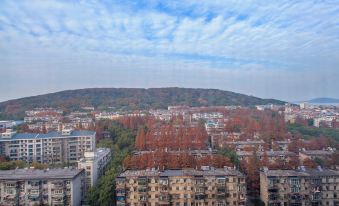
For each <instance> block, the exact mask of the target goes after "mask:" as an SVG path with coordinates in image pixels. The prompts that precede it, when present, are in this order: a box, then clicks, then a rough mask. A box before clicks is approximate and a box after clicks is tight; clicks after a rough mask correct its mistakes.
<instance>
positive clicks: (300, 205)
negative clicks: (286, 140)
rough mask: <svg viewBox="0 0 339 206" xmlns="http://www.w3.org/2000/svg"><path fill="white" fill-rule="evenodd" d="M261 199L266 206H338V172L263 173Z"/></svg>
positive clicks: (319, 170) (277, 171)
mask: <svg viewBox="0 0 339 206" xmlns="http://www.w3.org/2000/svg"><path fill="white" fill-rule="evenodd" d="M260 196H261V200H262V201H263V202H264V203H265V205H267V206H306V205H310V206H320V205H326V206H337V205H339V171H334V170H329V169H322V168H320V167H318V168H317V169H305V168H304V167H301V169H299V170H268V169H267V168H264V169H263V171H261V172H260Z"/></svg>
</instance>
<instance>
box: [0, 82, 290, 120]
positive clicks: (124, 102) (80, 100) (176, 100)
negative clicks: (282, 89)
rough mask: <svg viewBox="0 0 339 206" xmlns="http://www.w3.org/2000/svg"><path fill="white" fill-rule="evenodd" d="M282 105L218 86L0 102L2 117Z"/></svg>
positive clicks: (103, 91)
mask: <svg viewBox="0 0 339 206" xmlns="http://www.w3.org/2000/svg"><path fill="white" fill-rule="evenodd" d="M269 103H272V104H283V103H284V102H282V101H279V100H274V99H261V98H257V97H253V96H248V95H243V94H238V93H234V92H229V91H222V90H217V89H190V88H176V87H173V88H150V89H140V88H89V89H78V90H67V91H61V92H56V93H50V94H44V95H38V96H32V97H25V98H21V99H15V100H9V101H6V102H2V103H0V112H1V113H2V116H6V115H10V116H16V117H22V115H23V113H24V111H25V110H29V109H33V108H36V107H56V108H61V109H64V110H66V111H72V110H76V109H79V108H80V107H82V106H94V107H96V108H105V107H115V108H119V109H150V108H167V106H169V105H189V106H222V105H240V106H252V105H258V104H269Z"/></svg>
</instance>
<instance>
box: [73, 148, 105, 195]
mask: <svg viewBox="0 0 339 206" xmlns="http://www.w3.org/2000/svg"><path fill="white" fill-rule="evenodd" d="M110 159H111V150H110V149H109V148H97V149H96V150H95V152H85V154H84V158H81V159H80V160H79V162H78V169H84V170H85V172H86V186H87V189H89V188H90V187H93V186H95V185H96V184H97V181H98V179H99V177H100V176H101V175H103V174H104V172H105V170H106V168H107V164H108V163H109V161H110Z"/></svg>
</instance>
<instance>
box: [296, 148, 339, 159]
mask: <svg viewBox="0 0 339 206" xmlns="http://www.w3.org/2000/svg"><path fill="white" fill-rule="evenodd" d="M334 152H335V150H334V149H332V148H329V149H328V150H305V149H302V150H301V151H300V152H299V159H300V160H301V161H304V160H305V159H312V160H315V159H320V160H326V159H329V158H330V157H331V156H332V155H333V154H334Z"/></svg>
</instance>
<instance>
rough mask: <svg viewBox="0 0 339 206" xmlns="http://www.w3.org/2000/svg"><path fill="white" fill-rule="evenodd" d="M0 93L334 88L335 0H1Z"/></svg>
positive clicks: (305, 91) (325, 92)
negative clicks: (118, 89)
mask: <svg viewBox="0 0 339 206" xmlns="http://www.w3.org/2000/svg"><path fill="white" fill-rule="evenodd" d="M0 74H1V78H0V88H1V89H0V101H4V100H9V99H13V98H20V97H25V96H31V95H37V94H44V93H50V92H55V91H61V90H67V89H78V88H92V87H129V88H139V87H142V88H152V87H174V86H175V87H189V88H216V89H222V90H228V91H234V92H239V93H243V94H247V95H253V96H258V97H262V98H276V99H280V100H286V101H295V100H308V99H312V98H315V97H332V98H339V1H338V0H322V1H321V0H298V1H294V0H289V1H286V0H279V1H272V0H257V1H251V0H241V1H239V0H227V1H226V0H225V1H216V0H206V1H203V0H199V1H192V0H171V1H165V0H148V1H147V0H141V1H137V0H102V1H94V0H86V1H80V0H78V1H70V0H67V1H54V0H29V1H28V0H27V1H25V0H21V1H13V0H1V1H0Z"/></svg>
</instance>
